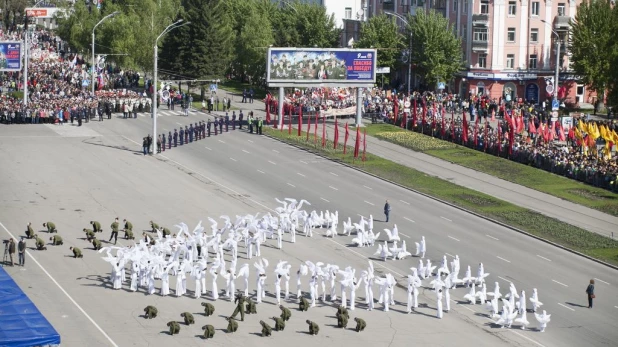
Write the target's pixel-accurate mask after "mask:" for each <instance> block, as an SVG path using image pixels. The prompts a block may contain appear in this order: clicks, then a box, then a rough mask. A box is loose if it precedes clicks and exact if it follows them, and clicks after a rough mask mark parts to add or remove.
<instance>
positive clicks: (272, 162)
mask: <svg viewBox="0 0 618 347" xmlns="http://www.w3.org/2000/svg"><path fill="white" fill-rule="evenodd" d="M268 162H269V163H271V164H273V165H277V163H275V162H274V161H270V160H269V161H268Z"/></svg>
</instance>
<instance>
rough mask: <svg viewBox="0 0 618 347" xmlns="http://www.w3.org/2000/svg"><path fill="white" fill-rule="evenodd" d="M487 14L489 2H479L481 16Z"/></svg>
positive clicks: (487, 0)
mask: <svg viewBox="0 0 618 347" xmlns="http://www.w3.org/2000/svg"><path fill="white" fill-rule="evenodd" d="M488 13H489V0H481V14H488Z"/></svg>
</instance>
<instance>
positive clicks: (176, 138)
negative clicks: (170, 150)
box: [174, 129, 178, 147]
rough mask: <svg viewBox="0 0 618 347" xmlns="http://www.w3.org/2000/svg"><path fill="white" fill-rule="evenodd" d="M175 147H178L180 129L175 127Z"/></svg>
mask: <svg viewBox="0 0 618 347" xmlns="http://www.w3.org/2000/svg"><path fill="white" fill-rule="evenodd" d="M174 147H178V130H177V129H174Z"/></svg>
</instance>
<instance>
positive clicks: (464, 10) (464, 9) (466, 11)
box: [463, 0, 468, 14]
mask: <svg viewBox="0 0 618 347" xmlns="http://www.w3.org/2000/svg"><path fill="white" fill-rule="evenodd" d="M463 13H464V14H466V13H468V0H463Z"/></svg>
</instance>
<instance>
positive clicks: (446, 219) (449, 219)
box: [440, 216, 452, 222]
mask: <svg viewBox="0 0 618 347" xmlns="http://www.w3.org/2000/svg"><path fill="white" fill-rule="evenodd" d="M440 218H442V219H444V220H447V221H449V222H452V220H450V219H448V218H446V217H442V216H440Z"/></svg>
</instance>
